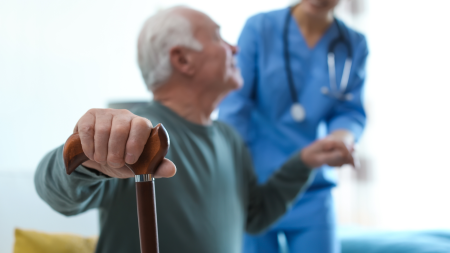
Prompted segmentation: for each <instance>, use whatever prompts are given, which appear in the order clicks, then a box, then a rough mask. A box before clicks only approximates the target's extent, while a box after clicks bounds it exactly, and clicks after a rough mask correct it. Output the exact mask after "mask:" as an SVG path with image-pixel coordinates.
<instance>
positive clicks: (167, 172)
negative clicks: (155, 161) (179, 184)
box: [154, 158, 177, 178]
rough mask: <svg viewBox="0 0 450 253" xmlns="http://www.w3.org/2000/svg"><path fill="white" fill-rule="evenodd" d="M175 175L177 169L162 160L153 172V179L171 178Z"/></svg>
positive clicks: (169, 162) (166, 160)
mask: <svg viewBox="0 0 450 253" xmlns="http://www.w3.org/2000/svg"><path fill="white" fill-rule="evenodd" d="M176 173H177V167H176V166H175V164H174V163H173V162H172V161H170V160H169V159H166V158H164V160H163V161H162V162H161V165H159V167H158V169H157V170H156V172H155V175H154V176H155V178H167V177H173V176H175V174H176Z"/></svg>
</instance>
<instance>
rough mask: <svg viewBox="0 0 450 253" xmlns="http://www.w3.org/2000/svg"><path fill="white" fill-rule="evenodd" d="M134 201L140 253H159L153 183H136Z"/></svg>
mask: <svg viewBox="0 0 450 253" xmlns="http://www.w3.org/2000/svg"><path fill="white" fill-rule="evenodd" d="M136 199H137V210H138V220H139V237H140V241H141V253H159V244H158V224H157V222H156V203H155V183H154V181H153V180H151V181H147V182H136Z"/></svg>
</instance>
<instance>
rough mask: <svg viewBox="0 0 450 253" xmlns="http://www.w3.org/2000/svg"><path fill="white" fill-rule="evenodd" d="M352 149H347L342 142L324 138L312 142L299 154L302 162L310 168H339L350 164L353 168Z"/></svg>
mask: <svg viewBox="0 0 450 253" xmlns="http://www.w3.org/2000/svg"><path fill="white" fill-rule="evenodd" d="M351 149H352V148H351V147H350V148H348V147H347V146H346V145H345V144H344V142H343V141H340V140H336V139H332V138H325V139H321V140H317V141H315V142H313V143H312V144H311V145H309V146H307V147H306V148H304V149H303V150H302V151H301V152H300V157H301V159H302V161H303V162H304V163H305V164H306V165H308V166H310V167H311V168H316V167H320V166H322V165H325V164H327V165H329V166H333V167H340V166H342V165H344V164H350V165H352V166H353V167H355V162H354V160H353V156H352V150H351Z"/></svg>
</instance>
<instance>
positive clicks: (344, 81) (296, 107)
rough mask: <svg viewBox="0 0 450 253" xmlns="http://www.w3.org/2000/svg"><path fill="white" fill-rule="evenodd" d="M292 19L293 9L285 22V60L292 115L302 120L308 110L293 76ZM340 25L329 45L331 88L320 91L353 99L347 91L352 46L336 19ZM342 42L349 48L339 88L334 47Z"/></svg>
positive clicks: (298, 120)
mask: <svg viewBox="0 0 450 253" xmlns="http://www.w3.org/2000/svg"><path fill="white" fill-rule="evenodd" d="M290 20H291V11H290V10H289V11H288V13H287V16H286V21H285V23H284V32H283V44H284V45H283V46H284V61H285V67H286V73H287V77H288V83H289V89H290V92H291V96H292V101H293V104H292V106H291V115H292V118H294V120H295V121H297V122H302V121H303V120H304V119H305V118H306V111H305V108H304V107H303V105H302V104H300V102H299V101H298V98H297V91H296V89H295V86H294V79H293V78H292V71H291V63H290V57H289V39H288V35H289V22H290ZM334 22H335V23H336V25H337V27H338V31H339V36H338V37H337V38H336V39H334V40H333V41H331V43H330V46H329V47H328V74H329V78H330V88H328V87H326V86H323V87H322V88H321V89H320V91H321V92H322V94H324V95H325V96H329V97H332V98H335V99H338V100H341V101H349V100H352V99H353V96H352V94H351V93H347V94H346V93H345V91H346V89H347V85H348V80H349V77H350V70H351V68H352V57H353V54H352V47H351V44H350V41H349V40H348V39H347V38H346V37H345V36H344V35H343V34H344V32H343V31H342V27H341V25H340V24H339V22H337V21H336V19H335V21H334ZM339 43H342V44H344V46H345V47H346V49H347V59H346V60H345V64H344V70H343V73H342V78H341V85H340V87H339V88H338V87H337V84H336V60H335V56H334V49H335V48H336V46H337V45H338V44H339Z"/></svg>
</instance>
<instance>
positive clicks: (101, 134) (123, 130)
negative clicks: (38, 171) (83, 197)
mask: <svg viewBox="0 0 450 253" xmlns="http://www.w3.org/2000/svg"><path fill="white" fill-rule="evenodd" d="M152 127H153V126H152V123H151V122H150V120H148V119H146V118H143V117H139V116H137V115H134V114H133V113H131V112H130V111H128V110H116V109H91V110H89V111H88V112H86V113H85V114H84V115H83V116H82V117H81V118H80V120H79V121H78V123H77V125H76V126H75V129H74V133H78V134H79V135H80V139H81V146H82V148H83V151H84V153H85V154H86V156H87V157H88V158H89V161H86V162H84V163H83V166H85V167H88V168H91V169H95V170H98V171H100V172H102V173H103V174H106V175H108V176H110V177H116V178H130V177H134V174H133V172H132V171H131V170H130V169H128V167H126V166H125V163H128V164H134V163H135V162H136V161H137V160H138V158H139V157H140V155H141V154H142V151H143V149H144V146H145V144H146V142H147V139H148V137H149V136H150V132H151V130H152ZM175 173H176V167H175V165H174V164H173V163H172V162H171V161H170V160H168V159H164V160H163V162H162V163H161V165H160V166H159V168H158V169H157V170H156V173H155V175H154V176H155V177H156V178H158V177H172V176H174V175H175Z"/></svg>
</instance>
